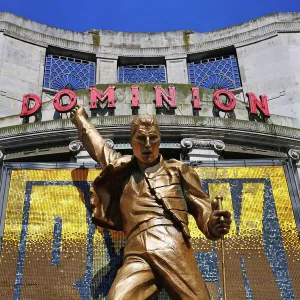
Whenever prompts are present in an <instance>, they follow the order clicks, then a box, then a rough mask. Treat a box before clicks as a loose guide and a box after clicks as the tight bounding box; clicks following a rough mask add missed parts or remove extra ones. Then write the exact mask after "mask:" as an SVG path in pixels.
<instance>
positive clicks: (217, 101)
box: [213, 90, 236, 111]
mask: <svg viewBox="0 0 300 300" xmlns="http://www.w3.org/2000/svg"><path fill="white" fill-rule="evenodd" d="M220 95H225V96H226V97H227V99H228V100H229V103H227V104H224V103H223V102H222V101H221V100H220ZM213 101H214V104H215V105H216V106H217V107H218V108H219V109H220V110H221V111H232V110H234V108H235V106H236V99H235V97H234V95H233V93H232V92H230V91H227V90H218V91H216V92H215V93H214V95H213Z"/></svg>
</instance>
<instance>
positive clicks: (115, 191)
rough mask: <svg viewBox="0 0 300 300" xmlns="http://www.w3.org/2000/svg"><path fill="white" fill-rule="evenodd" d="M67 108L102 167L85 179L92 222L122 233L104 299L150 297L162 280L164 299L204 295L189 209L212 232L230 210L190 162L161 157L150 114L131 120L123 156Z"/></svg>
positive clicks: (223, 226) (216, 234)
mask: <svg viewBox="0 0 300 300" xmlns="http://www.w3.org/2000/svg"><path fill="white" fill-rule="evenodd" d="M71 115H72V119H71V120H72V122H73V123H74V124H75V125H76V127H77V129H78V134H79V138H80V140H81V141H82V143H83V146H84V147H85V149H86V150H87V151H88V153H89V154H90V156H91V157H92V158H93V159H94V160H95V161H97V162H98V163H99V164H100V165H101V166H102V168H103V171H102V172H101V174H100V176H98V177H97V178H96V179H95V181H94V182H93V184H92V185H91V209H92V212H93V214H92V218H93V222H94V223H95V224H96V225H98V226H101V227H104V228H108V229H114V230H120V231H123V232H124V234H125V236H126V238H127V245H126V247H125V249H124V263H123V266H122V267H121V268H120V269H119V271H118V273H117V276H116V278H115V280H114V282H113V285H112V287H111V289H110V292H109V295H108V299H109V300H121V299H122V300H131V299H134V300H135V299H137V300H138V299H139V300H144V299H155V298H156V296H157V294H158V292H159V290H160V289H162V288H165V289H166V290H167V292H168V294H169V296H170V297H171V299H185V300H193V299H195V300H196V299H197V300H199V299H201V300H208V299H210V296H209V293H208V291H207V288H206V285H205V283H204V280H203V278H202V276H201V274H200V271H199V268H198V266H197V263H196V260H195V256H194V251H193V249H192V247H191V245H190V242H189V238H190V233H189V229H188V213H190V214H191V215H193V217H194V218H195V220H196V223H197V226H198V227H199V229H200V230H201V231H202V232H203V233H204V234H205V236H206V237H207V238H209V239H212V240H216V239H219V238H221V236H222V235H224V234H227V233H228V231H229V228H230V223H231V216H230V213H229V212H228V211H223V210H219V209H218V203H217V201H215V200H213V201H210V199H209V198H208V196H207V195H206V194H205V193H204V192H203V191H202V188H201V184H200V180H199V177H198V175H197V173H196V172H195V171H194V170H193V169H192V168H190V167H188V166H187V165H185V164H184V163H182V162H180V161H178V160H175V159H171V160H169V161H167V162H165V161H164V160H163V158H162V156H161V155H160V154H159V145H160V129H159V125H158V122H157V120H156V118H155V117H154V116H148V115H140V116H137V117H136V118H135V119H134V120H133V121H132V123H131V126H130V133H131V146H132V149H133V156H122V155H121V154H120V153H118V152H116V151H114V150H113V149H111V148H110V147H109V145H108V144H107V143H106V142H105V140H104V139H103V138H102V136H101V135H100V134H99V132H98V131H97V130H96V128H95V127H94V126H93V125H92V124H91V123H90V122H89V121H88V116H87V113H86V112H85V110H84V109H83V107H82V106H80V105H77V106H76V108H75V109H74V110H73V111H72V114H71ZM221 216H222V221H221V220H220V217H221Z"/></svg>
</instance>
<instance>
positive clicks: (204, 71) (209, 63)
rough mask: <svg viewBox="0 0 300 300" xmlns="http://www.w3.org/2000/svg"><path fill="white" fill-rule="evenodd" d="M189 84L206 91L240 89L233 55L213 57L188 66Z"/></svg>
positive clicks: (235, 60) (239, 80) (237, 70)
mask: <svg viewBox="0 0 300 300" xmlns="http://www.w3.org/2000/svg"><path fill="white" fill-rule="evenodd" d="M188 69H189V77H190V83H192V84H195V85H196V86H198V87H203V88H208V89H215V90H219V89H226V90H231V89H235V88H239V87H241V79H240V75H239V68H238V64H237V59H236V57H235V56H234V55H230V56H222V57H215V58H211V59H205V60H200V61H196V62H191V63H189V64H188Z"/></svg>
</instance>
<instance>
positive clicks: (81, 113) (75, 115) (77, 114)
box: [71, 104, 88, 126]
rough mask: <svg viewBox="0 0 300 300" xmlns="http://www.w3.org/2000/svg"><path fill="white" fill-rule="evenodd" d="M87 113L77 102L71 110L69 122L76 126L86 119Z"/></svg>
mask: <svg viewBox="0 0 300 300" xmlns="http://www.w3.org/2000/svg"><path fill="white" fill-rule="evenodd" d="M87 118H88V114H87V113H86V111H85V109H84V108H83V106H82V105H80V104H77V105H76V106H75V108H74V109H73V110H72V112H71V122H72V123H73V124H75V125H76V126H77V125H79V124H80V123H81V122H82V121H83V120H87Z"/></svg>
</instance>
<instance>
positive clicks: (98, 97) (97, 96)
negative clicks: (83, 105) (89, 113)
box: [90, 85, 116, 109]
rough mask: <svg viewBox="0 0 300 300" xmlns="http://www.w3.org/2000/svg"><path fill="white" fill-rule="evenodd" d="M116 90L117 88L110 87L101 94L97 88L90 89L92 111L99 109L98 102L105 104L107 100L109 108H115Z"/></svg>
mask: <svg viewBox="0 0 300 300" xmlns="http://www.w3.org/2000/svg"><path fill="white" fill-rule="evenodd" d="M115 89H116V87H115V86H113V85H110V86H109V87H108V88H107V89H106V90H105V92H104V93H103V94H101V92H100V91H98V90H97V89H96V88H95V87H92V88H90V91H91V103H90V109H95V108H97V102H98V101H100V102H101V103H103V102H104V101H105V100H106V98H107V101H108V105H107V107H108V108H115Z"/></svg>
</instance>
